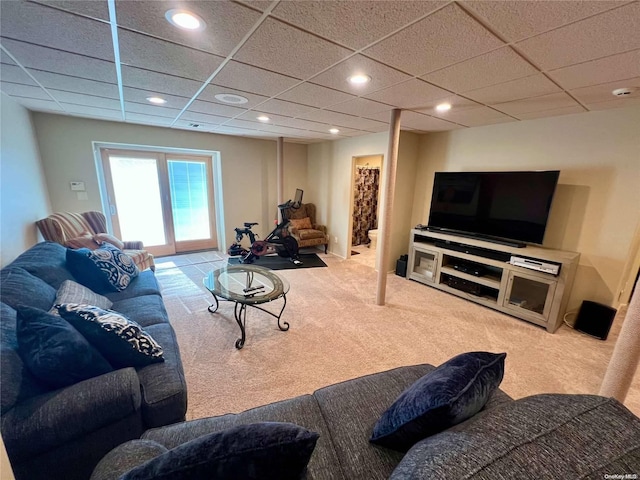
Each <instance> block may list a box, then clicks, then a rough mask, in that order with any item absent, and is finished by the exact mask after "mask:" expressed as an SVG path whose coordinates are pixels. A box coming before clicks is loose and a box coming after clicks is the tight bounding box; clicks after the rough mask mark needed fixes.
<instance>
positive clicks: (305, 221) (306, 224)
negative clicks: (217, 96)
mask: <svg viewBox="0 0 640 480" xmlns="http://www.w3.org/2000/svg"><path fill="white" fill-rule="evenodd" d="M289 222H290V223H291V226H292V227H293V228H295V229H297V230H305V229H309V228H313V226H312V225H311V219H310V218H309V217H304V218H292V219H291V220H289Z"/></svg>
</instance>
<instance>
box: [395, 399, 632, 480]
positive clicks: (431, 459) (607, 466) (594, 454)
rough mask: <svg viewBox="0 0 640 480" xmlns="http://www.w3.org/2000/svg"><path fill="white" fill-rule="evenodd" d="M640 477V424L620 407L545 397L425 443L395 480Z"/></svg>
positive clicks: (493, 412) (406, 460) (400, 468)
mask: <svg viewBox="0 0 640 480" xmlns="http://www.w3.org/2000/svg"><path fill="white" fill-rule="evenodd" d="M639 471H640V419H638V418H637V417H635V416H634V415H633V414H632V413H631V412H629V411H628V410H627V409H626V408H625V407H624V406H622V405H621V404H620V403H619V402H617V401H616V400H614V399H610V398H604V397H599V396H595V395H562V394H546V395H535V396H531V397H526V398H523V399H520V400H516V401H515V402H512V403H511V404H509V405H503V406H501V407H498V408H495V409H491V410H489V411H486V412H484V413H480V414H478V415H477V416H476V418H475V419H474V421H470V422H465V423H462V424H460V425H457V426H455V427H453V428H451V429H449V430H447V431H445V432H442V433H440V434H438V435H434V436H433V437H430V438H426V439H424V440H422V441H420V442H418V443H417V444H416V445H414V446H413V448H412V449H411V450H409V452H408V453H407V455H406V456H405V458H404V459H403V460H402V462H401V463H400V464H399V465H398V467H397V468H396V470H395V471H394V472H393V475H392V476H391V480H401V479H402V480H404V479H445V478H460V479H462V478H473V479H487V480H489V479H491V480H499V479H505V480H506V479H513V478H519V479H520V478H526V479H540V478H549V479H556V478H592V479H602V478H606V477H605V476H604V473H608V474H614V473H615V474H625V473H635V474H637V473H638V472H639Z"/></svg>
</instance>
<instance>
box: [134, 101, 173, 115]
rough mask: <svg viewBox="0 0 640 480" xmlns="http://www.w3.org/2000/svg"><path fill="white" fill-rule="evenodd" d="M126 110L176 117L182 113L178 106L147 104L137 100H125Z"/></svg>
mask: <svg viewBox="0 0 640 480" xmlns="http://www.w3.org/2000/svg"><path fill="white" fill-rule="evenodd" d="M124 110H125V112H126V113H143V114H145V115H155V116H156V117H170V118H176V117H177V116H178V114H179V113H180V110H179V109H177V108H167V107H160V106H157V105H149V104H146V105H145V104H142V103H135V102H124Z"/></svg>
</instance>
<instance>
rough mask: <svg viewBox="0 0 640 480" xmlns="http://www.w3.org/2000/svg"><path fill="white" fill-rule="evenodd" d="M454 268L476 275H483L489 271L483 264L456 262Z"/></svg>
mask: <svg viewBox="0 0 640 480" xmlns="http://www.w3.org/2000/svg"><path fill="white" fill-rule="evenodd" d="M453 268H454V269H455V270H458V271H459V272H462V273H468V274H469V275H475V276H476V277H482V276H483V275H485V274H486V273H487V269H486V268H484V267H483V266H482V265H472V264H469V263H456V264H455V265H454V266H453Z"/></svg>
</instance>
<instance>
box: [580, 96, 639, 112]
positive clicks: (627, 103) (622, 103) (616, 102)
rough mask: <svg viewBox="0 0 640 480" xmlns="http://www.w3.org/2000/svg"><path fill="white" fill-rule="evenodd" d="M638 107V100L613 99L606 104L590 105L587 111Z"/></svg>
mask: <svg viewBox="0 0 640 480" xmlns="http://www.w3.org/2000/svg"><path fill="white" fill-rule="evenodd" d="M638 106H640V98H637V97H636V98H614V99H613V100H609V101H607V102H598V103H590V104H589V105H587V108H588V109H589V110H594V111H595V110H610V109H612V108H626V107H638Z"/></svg>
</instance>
